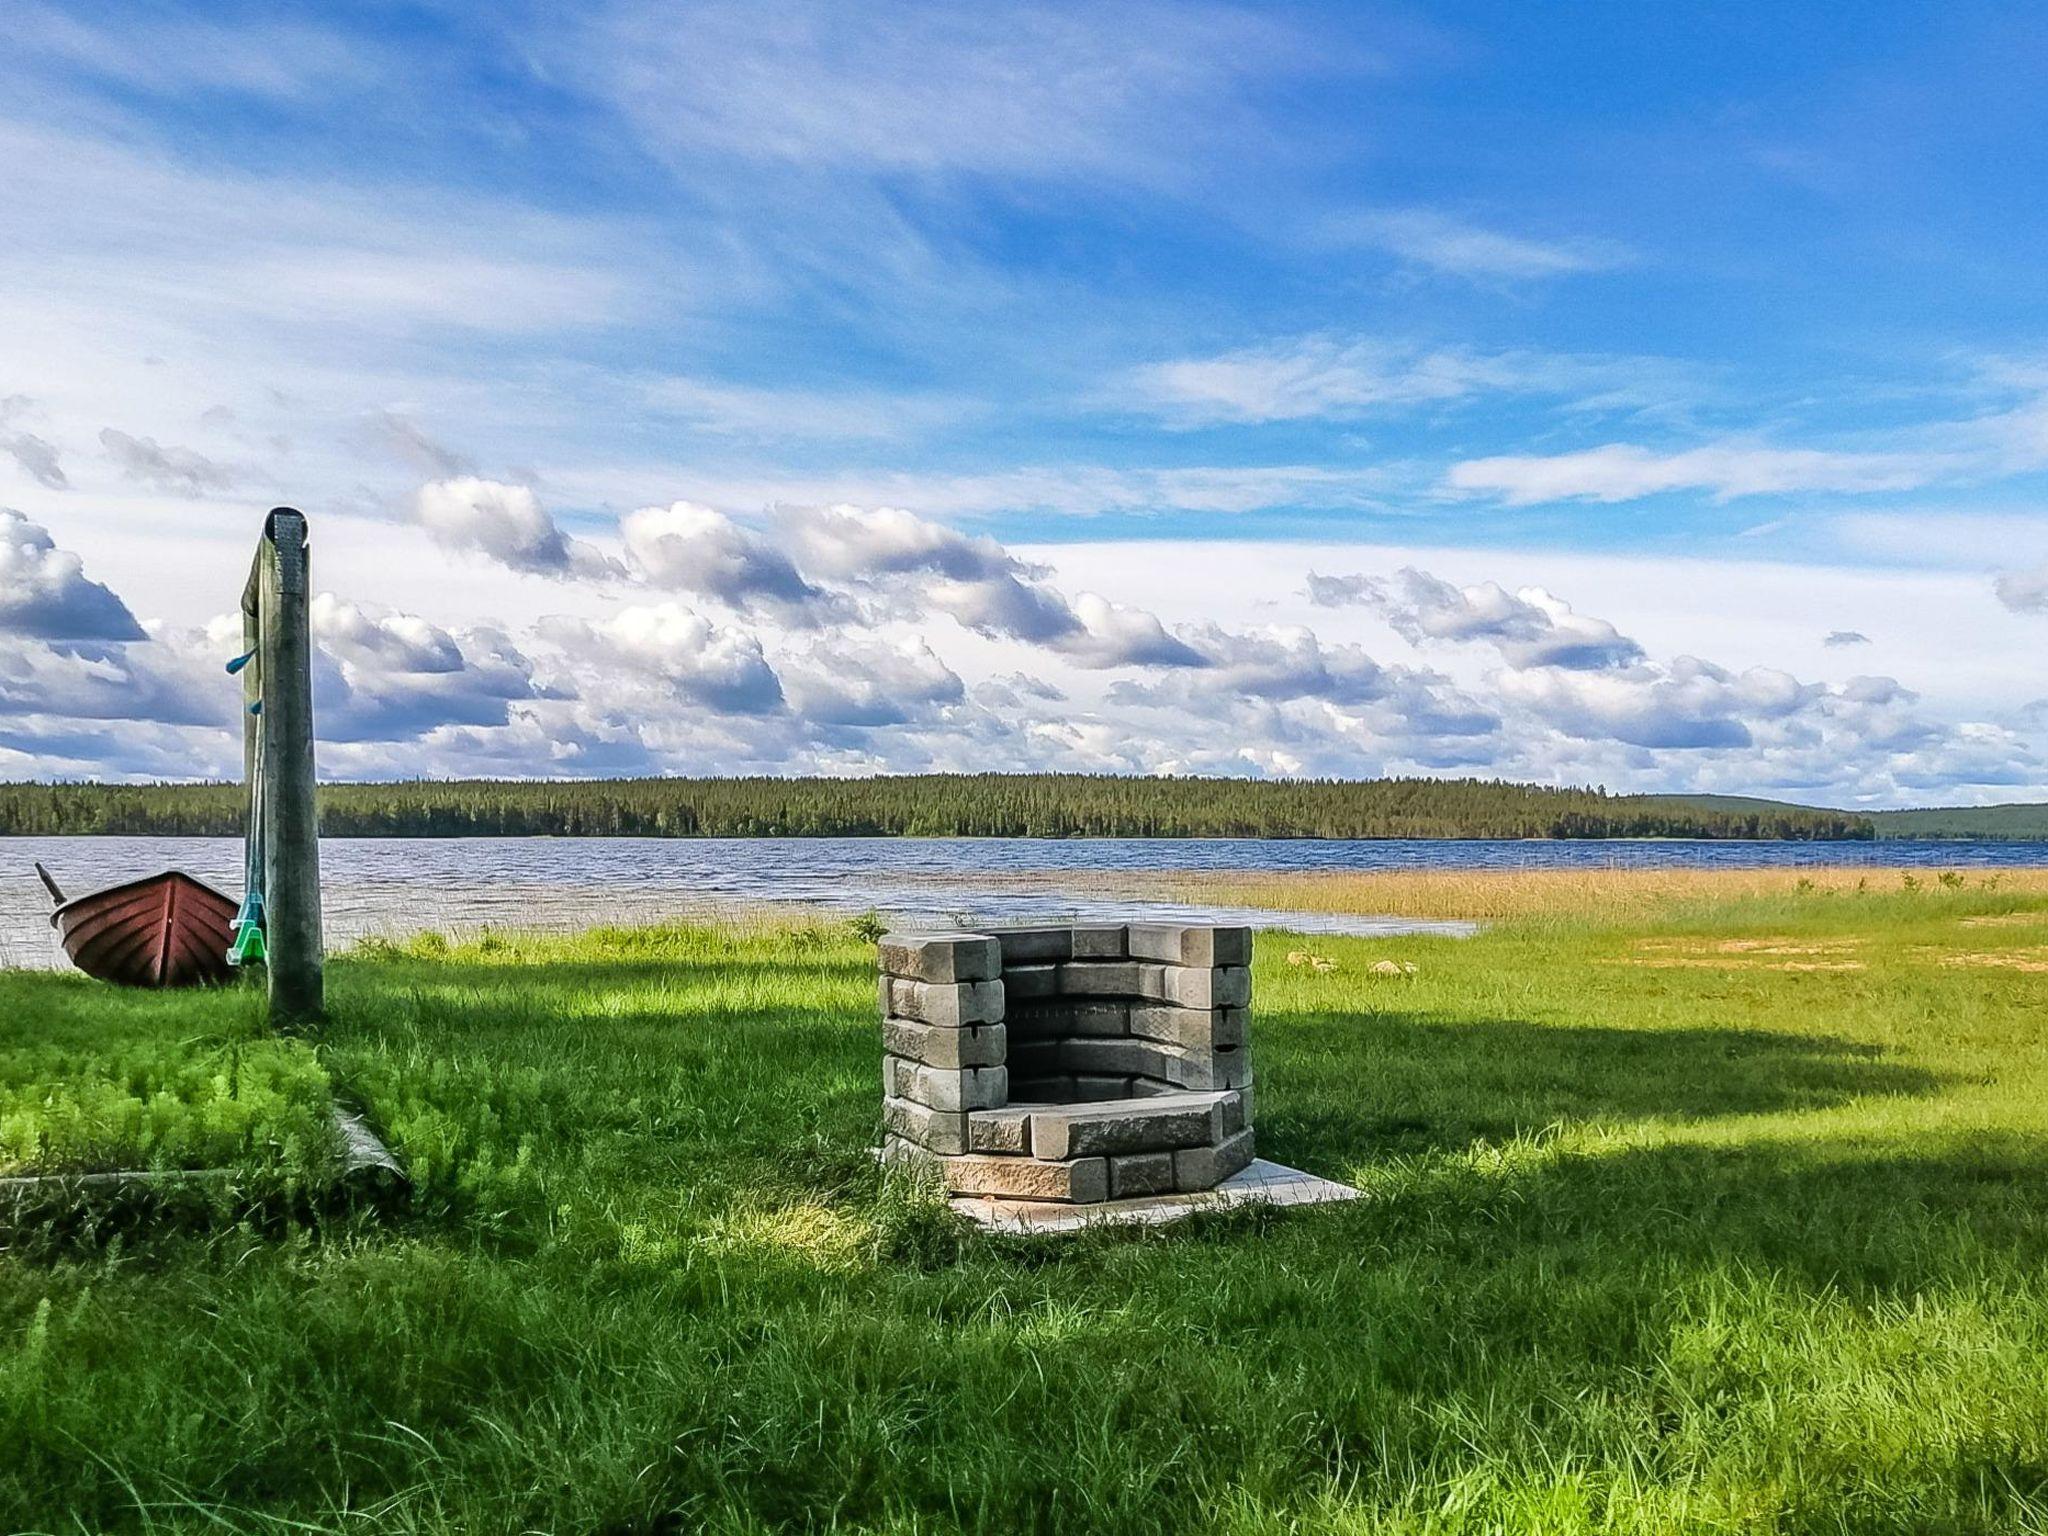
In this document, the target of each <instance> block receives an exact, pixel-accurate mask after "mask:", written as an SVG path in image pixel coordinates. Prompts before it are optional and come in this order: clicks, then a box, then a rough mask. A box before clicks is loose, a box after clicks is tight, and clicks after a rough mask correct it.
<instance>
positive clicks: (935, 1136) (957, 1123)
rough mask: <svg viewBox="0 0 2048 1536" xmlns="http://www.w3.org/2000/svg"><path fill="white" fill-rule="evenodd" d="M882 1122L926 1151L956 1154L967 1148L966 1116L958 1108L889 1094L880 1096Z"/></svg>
mask: <svg viewBox="0 0 2048 1536" xmlns="http://www.w3.org/2000/svg"><path fill="white" fill-rule="evenodd" d="M882 1125H883V1127H884V1128H885V1129H886V1130H888V1131H889V1132H890V1133H891V1134H892V1135H895V1136H900V1137H902V1138H903V1139H904V1140H906V1141H914V1142H916V1143H917V1144H918V1145H919V1146H921V1147H923V1148H924V1149H925V1150H927V1151H929V1152H937V1153H940V1154H942V1155H943V1156H946V1157H956V1156H958V1155H959V1154H960V1153H962V1152H965V1151H966V1150H967V1116H965V1115H964V1114H960V1113H958V1112H949V1111H945V1110H937V1109H933V1108H932V1107H931V1106H930V1105H929V1104H917V1103H913V1102H912V1101H911V1100H909V1099H899V1098H894V1097H890V1098H885V1099H883V1100H882Z"/></svg>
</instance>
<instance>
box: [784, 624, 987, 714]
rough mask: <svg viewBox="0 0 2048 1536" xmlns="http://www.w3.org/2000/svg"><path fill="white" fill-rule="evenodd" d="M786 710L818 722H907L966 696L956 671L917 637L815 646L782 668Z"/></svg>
mask: <svg viewBox="0 0 2048 1536" xmlns="http://www.w3.org/2000/svg"><path fill="white" fill-rule="evenodd" d="M781 672H782V678H783V682H784V685H785V692H786V695H787V697H788V700H789V707H790V709H791V710H792V711H793V712H794V713H795V714H797V715H798V716H800V717H801V718H802V719H804V720H807V721H810V722H812V723H813V724H817V725H824V726H848V727H857V728H862V729H870V728H873V727H877V726H888V725H906V724H908V723H910V722H911V721H913V720H919V719H923V718H925V717H927V716H929V715H930V713H931V712H932V710H934V709H935V708H939V707H942V706H945V705H949V704H958V703H959V702H961V700H963V699H964V698H965V697H966V695H967V690H966V685H965V684H963V683H962V682H961V681H960V675H959V674H958V673H956V672H955V671H954V670H953V669H952V668H951V667H949V666H947V665H946V663H945V662H943V661H941V660H940V659H939V656H938V653H937V652H935V651H933V650H932V648H931V647H930V646H929V645H926V644H925V643H924V642H923V641H922V640H913V641H908V642H905V643H901V644H890V643H888V642H885V641H872V642H864V641H853V642H845V641H841V642H836V643H834V644H831V645H815V646H812V647H811V648H810V649H808V650H806V651H804V652H802V653H800V654H798V655H796V656H793V657H791V658H790V659H789V660H787V661H786V662H785V663H784V664H783V666H782V669H781Z"/></svg>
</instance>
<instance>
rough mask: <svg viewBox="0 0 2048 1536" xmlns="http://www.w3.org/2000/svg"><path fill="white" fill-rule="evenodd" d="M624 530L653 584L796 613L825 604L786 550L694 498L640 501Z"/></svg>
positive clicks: (630, 551) (629, 549)
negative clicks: (652, 503) (654, 503)
mask: <svg viewBox="0 0 2048 1536" xmlns="http://www.w3.org/2000/svg"><path fill="white" fill-rule="evenodd" d="M619 530H620V533H621V534H622V536H623V537H624V539H625V544H626V557H627V559H628V560H629V561H631V562H632V565H633V567H634V569H635V570H637V571H638V572H639V574H640V575H641V576H642V577H644V578H645V579H646V581H647V582H648V583H649V584H651V585H653V586H657V587H665V588H668V589H670V590H672V591H680V592H694V593H696V594H697V595H698V596H700V597H710V598H715V599H717V600H718V601H719V602H722V603H725V604H726V605H727V606H729V607H733V608H742V609H744V608H749V607H756V606H766V607H768V608H770V609H772V610H778V611H782V612H784V613H789V614H796V615H801V614H803V612H804V610H805V609H806V608H809V607H813V606H823V605H825V604H826V602H827V598H826V595H825V594H824V593H823V592H821V591H820V590H819V589H818V588H816V587H814V586H812V585H811V584H810V583H809V582H807V581H805V580H804V578H803V577H802V576H801V575H800V574H798V572H797V568H796V566H795V564H794V563H793V562H792V561H791V560H790V558H789V556H788V555H786V554H784V553H783V552H782V550H780V549H778V548H777V547H776V546H775V545H774V544H772V543H770V542H769V541H768V540H767V539H766V538H764V537H763V536H762V535H760V534H758V533H756V532H754V531H753V530H752V529H749V528H743V527H741V526H740V525H739V524H738V523H736V522H734V521H733V520H732V519H731V518H729V517H727V516H726V515H725V514H724V513H722V512H718V511H715V510H713V509H712V508H710V507H706V506H702V505H699V504H698V503H696V502H691V501H678V502H672V503H671V504H670V505H668V506H666V507H642V508H641V509H640V510H639V511H637V512H633V513H630V514H628V515H627V516H626V517H625V518H623V519H621V521H620V524H619Z"/></svg>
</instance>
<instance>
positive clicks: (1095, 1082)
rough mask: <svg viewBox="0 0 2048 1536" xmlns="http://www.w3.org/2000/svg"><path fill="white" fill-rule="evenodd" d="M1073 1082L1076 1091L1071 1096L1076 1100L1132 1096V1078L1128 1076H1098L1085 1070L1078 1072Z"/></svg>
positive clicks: (1094, 1100) (1092, 1100)
mask: <svg viewBox="0 0 2048 1536" xmlns="http://www.w3.org/2000/svg"><path fill="white" fill-rule="evenodd" d="M1072 1082H1073V1084H1074V1091H1073V1093H1072V1094H1070V1095H1069V1097H1070V1098H1072V1099H1073V1100H1075V1101H1076V1102H1080V1101H1082V1100H1087V1101H1089V1102H1096V1101H1100V1100H1116V1099H1128V1098H1129V1097H1130V1096H1131V1080H1130V1079H1129V1078H1128V1077H1096V1076H1091V1075H1089V1074H1088V1073H1085V1072H1077V1073H1075V1074H1074V1077H1073V1078H1072Z"/></svg>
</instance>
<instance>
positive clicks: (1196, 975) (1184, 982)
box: [1147, 965, 1252, 1008]
mask: <svg viewBox="0 0 2048 1536" xmlns="http://www.w3.org/2000/svg"><path fill="white" fill-rule="evenodd" d="M1147 995H1148V996H1150V995H1157V996H1158V997H1159V998H1160V1000H1161V1001H1162V1002H1168V1003H1173V1004H1175V1005H1176V1006H1178V1007H1181V1008H1242V1007H1244V1006H1245V1005H1246V1004H1248V1003H1250V1002H1251V999H1252V973H1251V972H1250V971H1248V970H1246V969H1245V968H1244V967H1243V966H1241V965H1232V966H1205V965H1169V966H1167V967H1166V968H1165V976H1164V984H1163V986H1162V988H1161V990H1160V991H1159V993H1157V994H1149V993H1148V994H1147Z"/></svg>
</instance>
